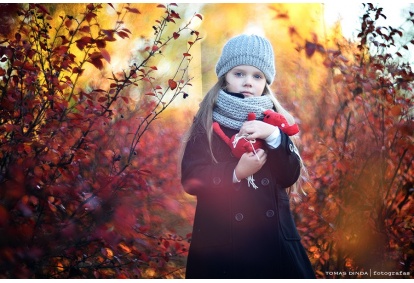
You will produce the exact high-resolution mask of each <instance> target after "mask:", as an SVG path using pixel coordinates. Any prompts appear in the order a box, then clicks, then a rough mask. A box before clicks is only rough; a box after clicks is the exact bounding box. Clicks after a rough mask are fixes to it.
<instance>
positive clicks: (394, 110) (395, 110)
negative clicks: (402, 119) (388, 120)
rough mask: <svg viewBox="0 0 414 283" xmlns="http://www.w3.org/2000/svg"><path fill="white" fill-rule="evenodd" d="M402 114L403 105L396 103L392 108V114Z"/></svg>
mask: <svg viewBox="0 0 414 283" xmlns="http://www.w3.org/2000/svg"><path fill="white" fill-rule="evenodd" d="M400 114H401V106H400V105H394V106H393V107H392V108H391V115H392V116H399V115H400Z"/></svg>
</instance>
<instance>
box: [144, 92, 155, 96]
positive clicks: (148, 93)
mask: <svg viewBox="0 0 414 283" xmlns="http://www.w3.org/2000/svg"><path fill="white" fill-rule="evenodd" d="M145 95H149V96H155V93H153V92H147V93H146V94H145Z"/></svg>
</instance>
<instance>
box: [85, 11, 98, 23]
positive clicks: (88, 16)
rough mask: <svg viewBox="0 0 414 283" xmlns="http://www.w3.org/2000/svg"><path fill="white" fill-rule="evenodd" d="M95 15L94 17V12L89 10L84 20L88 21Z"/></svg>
mask: <svg viewBox="0 0 414 283" xmlns="http://www.w3.org/2000/svg"><path fill="white" fill-rule="evenodd" d="M95 17H96V14H95V13H92V12H89V13H87V14H86V17H85V18H86V20H87V21H88V23H89V22H90V21H91V20H92V19H93V18H95Z"/></svg>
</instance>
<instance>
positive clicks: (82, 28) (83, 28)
mask: <svg viewBox="0 0 414 283" xmlns="http://www.w3.org/2000/svg"><path fill="white" fill-rule="evenodd" d="M79 31H81V32H90V31H91V29H90V28H89V26H83V27H81V28H80V29H79Z"/></svg>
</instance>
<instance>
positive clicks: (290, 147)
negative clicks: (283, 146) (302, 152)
mask: <svg viewBox="0 0 414 283" xmlns="http://www.w3.org/2000/svg"><path fill="white" fill-rule="evenodd" d="M289 150H290V152H293V151H294V150H295V149H294V147H293V144H291V143H290V144H289Z"/></svg>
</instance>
